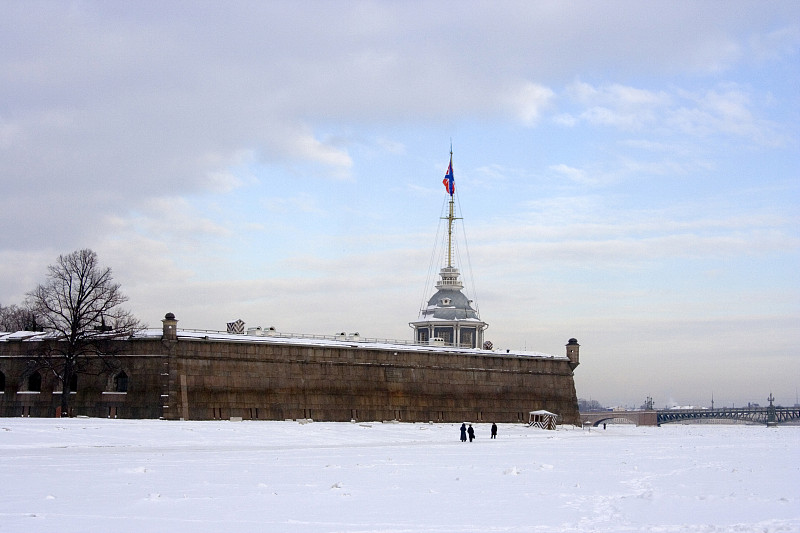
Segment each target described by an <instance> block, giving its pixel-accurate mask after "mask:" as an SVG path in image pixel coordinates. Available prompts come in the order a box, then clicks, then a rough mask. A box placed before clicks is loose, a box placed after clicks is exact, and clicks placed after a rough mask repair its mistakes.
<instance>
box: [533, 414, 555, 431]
mask: <svg viewBox="0 0 800 533" xmlns="http://www.w3.org/2000/svg"><path fill="white" fill-rule="evenodd" d="M528 417H529V418H528V425H529V426H531V427H535V428H541V429H556V421H557V420H558V415H557V414H555V413H551V412H550V411H544V410H539V411H531V412H530V413H529V414H528Z"/></svg>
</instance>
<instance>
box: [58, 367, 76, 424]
mask: <svg viewBox="0 0 800 533" xmlns="http://www.w3.org/2000/svg"><path fill="white" fill-rule="evenodd" d="M72 374H73V369H72V362H71V361H70V360H69V359H67V360H66V362H65V363H64V373H63V375H62V376H61V416H62V417H69V393H70V390H69V384H70V383H71V382H72Z"/></svg>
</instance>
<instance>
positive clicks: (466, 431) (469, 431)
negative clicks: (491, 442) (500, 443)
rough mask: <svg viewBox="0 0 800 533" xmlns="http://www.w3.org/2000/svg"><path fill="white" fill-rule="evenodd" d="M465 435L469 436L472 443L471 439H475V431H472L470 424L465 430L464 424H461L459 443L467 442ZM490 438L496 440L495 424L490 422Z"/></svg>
mask: <svg viewBox="0 0 800 533" xmlns="http://www.w3.org/2000/svg"><path fill="white" fill-rule="evenodd" d="M467 435H469V441H470V442H472V439H474V438H475V430H474V429H472V424H470V425H469V428H467V424H466V423H462V424H461V442H467ZM492 438H493V439H494V438H497V424H495V423H494V422H492Z"/></svg>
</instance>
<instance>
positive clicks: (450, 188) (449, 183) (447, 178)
mask: <svg viewBox="0 0 800 533" xmlns="http://www.w3.org/2000/svg"><path fill="white" fill-rule="evenodd" d="M442 184H443V185H444V188H445V190H446V191H447V193H448V194H449V195H450V196H453V193H454V192H456V180H455V179H454V178H453V154H452V153H451V154H450V165H448V167H447V174H445V175H444V179H443V180H442Z"/></svg>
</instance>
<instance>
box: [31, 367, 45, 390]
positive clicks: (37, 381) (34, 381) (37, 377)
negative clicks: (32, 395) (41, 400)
mask: <svg viewBox="0 0 800 533" xmlns="http://www.w3.org/2000/svg"><path fill="white" fill-rule="evenodd" d="M28 390H29V391H31V392H41V391H42V375H41V374H40V373H39V372H38V371H34V372H33V374H31V375H30V376H28Z"/></svg>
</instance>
